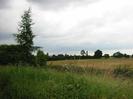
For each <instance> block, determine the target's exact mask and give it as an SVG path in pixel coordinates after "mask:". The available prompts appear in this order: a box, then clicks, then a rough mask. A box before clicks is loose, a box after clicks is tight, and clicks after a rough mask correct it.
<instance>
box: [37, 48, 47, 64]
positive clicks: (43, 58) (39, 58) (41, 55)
mask: <svg viewBox="0 0 133 99" xmlns="http://www.w3.org/2000/svg"><path fill="white" fill-rule="evenodd" d="M46 60H47V55H45V54H44V53H43V51H41V50H38V51H37V55H36V63H37V65H39V66H44V65H46Z"/></svg>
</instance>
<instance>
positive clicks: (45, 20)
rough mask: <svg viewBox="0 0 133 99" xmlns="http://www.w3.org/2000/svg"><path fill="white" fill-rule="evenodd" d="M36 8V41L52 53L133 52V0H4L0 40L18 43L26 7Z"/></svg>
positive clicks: (0, 4) (0, 6)
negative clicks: (19, 24) (99, 50)
mask: <svg viewBox="0 0 133 99" xmlns="http://www.w3.org/2000/svg"><path fill="white" fill-rule="evenodd" d="M29 7H31V8H32V18H33V21H34V22H35V25H34V26H33V32H34V34H35V35H36V38H35V40H34V42H35V45H38V46H42V47H43V50H44V51H45V52H49V53H51V54H53V53H54V54H58V53H75V54H79V53H80V52H79V51H80V50H82V49H85V50H88V51H89V52H90V54H92V52H93V51H95V50H97V49H101V50H103V51H104V53H113V52H115V51H122V52H123V53H128V54H133V0H0V44H14V43H15V41H14V38H13V36H12V34H13V33H17V28H18V22H19V21H20V17H21V15H22V14H23V12H24V10H26V9H28V8H29Z"/></svg>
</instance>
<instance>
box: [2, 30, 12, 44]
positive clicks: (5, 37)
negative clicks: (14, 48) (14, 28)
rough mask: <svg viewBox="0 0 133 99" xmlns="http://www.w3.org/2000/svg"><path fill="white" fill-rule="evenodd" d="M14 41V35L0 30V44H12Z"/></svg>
mask: <svg viewBox="0 0 133 99" xmlns="http://www.w3.org/2000/svg"><path fill="white" fill-rule="evenodd" d="M12 43H15V42H14V37H13V35H12V34H11V33H1V32H0V44H12Z"/></svg>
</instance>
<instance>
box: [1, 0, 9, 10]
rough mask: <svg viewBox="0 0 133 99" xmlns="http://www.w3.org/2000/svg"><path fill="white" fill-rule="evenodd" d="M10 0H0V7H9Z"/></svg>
mask: <svg viewBox="0 0 133 99" xmlns="http://www.w3.org/2000/svg"><path fill="white" fill-rule="evenodd" d="M9 3H10V0H0V9H4V8H7V7H9Z"/></svg>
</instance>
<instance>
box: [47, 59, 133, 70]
mask: <svg viewBox="0 0 133 99" xmlns="http://www.w3.org/2000/svg"><path fill="white" fill-rule="evenodd" d="M48 64H49V65H62V66H64V65H66V66H67V65H68V66H80V67H93V68H98V69H114V68H116V67H119V66H126V67H128V68H133V58H109V59H81V60H61V61H49V62H48Z"/></svg>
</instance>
